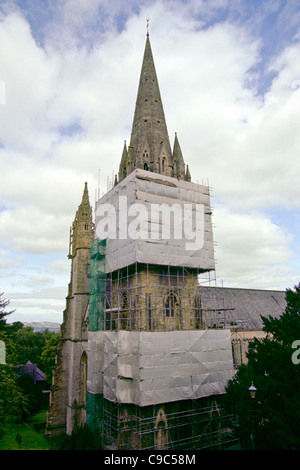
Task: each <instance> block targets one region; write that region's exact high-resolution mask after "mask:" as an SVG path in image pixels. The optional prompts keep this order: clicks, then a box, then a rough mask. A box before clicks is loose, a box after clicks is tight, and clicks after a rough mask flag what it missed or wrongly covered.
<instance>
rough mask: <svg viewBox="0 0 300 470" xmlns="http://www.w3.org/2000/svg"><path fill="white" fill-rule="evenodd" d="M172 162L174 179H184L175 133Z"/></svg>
mask: <svg viewBox="0 0 300 470" xmlns="http://www.w3.org/2000/svg"><path fill="white" fill-rule="evenodd" d="M173 162H174V177H176V178H178V179H184V177H185V168H184V167H185V165H184V160H183V156H182V152H181V148H180V145H179V141H178V137H177V132H175V139H174V147H173Z"/></svg>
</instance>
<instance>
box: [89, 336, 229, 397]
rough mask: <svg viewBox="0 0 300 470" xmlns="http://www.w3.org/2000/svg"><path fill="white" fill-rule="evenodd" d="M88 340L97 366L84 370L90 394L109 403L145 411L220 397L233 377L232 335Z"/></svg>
mask: <svg viewBox="0 0 300 470" xmlns="http://www.w3.org/2000/svg"><path fill="white" fill-rule="evenodd" d="M89 335H91V337H90V336H89V344H90V347H89V349H90V353H92V356H93V355H95V354H96V356H97V357H94V358H92V360H91V362H92V363H94V364H95V363H97V364H98V365H97V366H96V367H95V366H94V368H93V370H92V369H91V368H90V367H88V370H89V381H88V389H89V391H91V392H93V393H103V395H104V397H105V398H106V399H108V400H110V401H112V402H117V403H134V404H138V405H140V406H146V405H151V404H159V403H165V402H170V401H177V400H185V399H196V398H201V397H206V396H210V395H218V394H222V393H225V387H226V384H227V382H228V380H229V379H231V378H232V376H233V361H232V352H231V335H230V330H192V331H171V332H165V331H164V332H140V331H122V330H121V331H105V332H95V333H91V332H90V333H89ZM89 357H91V356H90V355H89ZM96 369H97V370H96Z"/></svg>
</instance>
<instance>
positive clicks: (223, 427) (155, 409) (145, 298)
mask: <svg viewBox="0 0 300 470" xmlns="http://www.w3.org/2000/svg"><path fill="white" fill-rule="evenodd" d="M105 249H106V244H105V240H103V241H101V240H98V239H96V240H94V241H93V244H92V247H91V253H90V302H89V331H90V332H95V333H97V334H98V336H95V344H96V343H97V345H96V346H95V348H96V349H95V350H94V351H96V355H97V358H98V360H99V357H100V356H99V352H100V349H99V348H100V346H99V341H98V340H99V339H100V338H103V335H104V336H105V332H107V333H109V334H110V335H112V334H113V335H114V334H115V333H118V332H120V331H124V330H125V331H128V332H134V331H136V332H139V333H141V332H145V333H146V334H147V333H148V334H150V333H149V332H157V333H158V332H172V331H178V332H181V331H182V332H184V331H186V332H187V330H190V331H191V333H193V330H211V329H215V330H216V329H224V328H228V324H230V323H232V315H233V310H234V309H233V308H231V307H230V306H226V305H224V302H222V299H221V298H220V299H218V301H217V305H215V306H213V308H210V305H209V304H208V305H204V304H203V296H202V286H203V279H205V277H206V278H207V279H208V282H209V283H211V282H212V279H213V275H214V272H204V271H203V270H201V269H194V268H185V267H174V266H170V265H168V266H160V265H152V264H147V263H138V262H136V263H133V264H132V265H130V266H126V267H125V268H122V269H117V270H116V271H114V272H108V273H107V272H106V269H105V268H106V266H105ZM199 279H202V284H201V281H199ZM204 282H205V281H204ZM125 331H124V332H125ZM145 333H143V334H145ZM220 333H221V332H220ZM224 333H225V332H224ZM199 334H201V332H200V331H199ZM109 338H110V337H109ZM116 338H117V339H114V336H112V337H111V339H109V344H112V343H113V342H114V341H119V339H118V337H116ZM110 341H112V343H110ZM105 349H106V352H107V345H106V346H105ZM227 349H228V347H227ZM228 350H229V349H228ZM227 352H228V351H227ZM142 354H144V353H142ZM183 354H186V353H185V352H183ZM197 354H198V353H197ZM115 356H116V357H118V361H119V353H118V354H117V355H116V354H115ZM173 357H175V356H174V355H173ZM143 358H145V356H143ZM101 361H102V359H101V360H100V361H99V369H98V370H96V369H93V368H94V367H95V365H94V364H93V365H92V366H91V367H90V373H91V376H92V375H93V374H94V377H97V379H93V380H99V377H100V376H102V377H103V378H104V377H106V375H105V374H108V375H107V377H108V378H109V380H111V381H112V382H113V383H114V385H113V387H117V385H116V384H117V382H118V381H119V383H121V382H122V383H121V385H122V387H123V383H124V386H125V388H126V387H127V385H126V383H127V382H126V383H125V381H128V384H129V385H128V387H130V386H131V385H130V383H131V384H132V383H133V382H135V381H136V380H139V381H141V383H143V384H146V382H147V381H144V378H143V373H146V372H147V368H145V369H144V366H143V367H140V366H141V364H139V367H138V368H139V369H142V371H138V376H137V377H135V376H134V378H132V377H131V376H129V375H126V374H127V372H126V374H125V376H124V373H123V372H122V373H121V376H120V370H121V369H116V366H115V363H114V362H107V363H106V364H105V360H103V361H104V362H101ZM118 363H119V362H118ZM224 364H225V362H224ZM128 366H130V370H132V363H131V362H130V363H128V364H127V363H124V364H123V369H122V371H124V370H125V368H127V367H128ZM97 367H98V366H97ZM107 367H111V368H112V370H113V371H115V369H116V370H117V374H116V376H115V378H114V376H113V375H111V372H109V371H108V369H107ZM147 367H148V366H147ZM176 367H177V366H176ZM180 367H181V368H183V369H184V367H185V366H184V364H181V363H180ZM143 369H144V372H143ZM126 371H127V369H126ZM213 373H214V372H213ZM140 374H142V375H140ZM191 377H192V382H193V381H195V380H196V377H197V375H193V376H191ZM226 377H227V376H226ZM226 377H225V376H224V377H223V378H222V380H221V382H220V383H225V382H224V381H225V380H226ZM121 379H124V380H121ZM104 380H106V379H104ZM166 380H167V379H166ZM180 380H183V379H180ZM114 381H116V384H115V382H114ZM130 381H131V382H130ZM166 383H167V382H166ZM195 384H196V382H195ZM96 386H97V387H98V388H97V390H96V389H95V390H96V392H95V390H94V392H93V393H100V395H101V397H102V398H101V403H102V405H101V411H99V410H100V407H99V404H98V412H97V413H99V414H100V415H101V420H99V418H98V423H99V421H101V423H100V426H101V434H102V436H103V438H104V441H105V442H106V446H107V447H108V448H111V449H205V448H209V449H213V448H222V449H224V448H228V447H229V446H231V445H234V444H235V443H236V442H237V440H236V438H235V436H234V432H233V429H234V417H233V416H229V415H225V414H224V410H223V409H222V408H221V407H220V406H219V405H218V404H217V402H216V397H213V395H211V393H210V396H206V397H205V396H204V398H199V399H197V398H196V399H191V398H188V397H187V396H185V394H183V395H182V396H180V397H179V398H178V397H176V399H174V400H173V401H172V400H171V398H170V397H168V396H167V395H164V396H159V400H158V401H157V402H152V405H148V404H146V405H145V404H142V406H141V404H138V403H134V402H132V401H131V402H130V401H129V402H126V400H123V401H122V400H119V398H118V396H117V394H116V396H115V397H113V396H112V397H110V395H107V393H105V392H103V388H102V386H101V385H99V384H98V383H97V384H96V385H95V387H96ZM109 386H110V384H109ZM144 386H145V385H144ZM169 386H170V385H169ZM103 387H104V388H105V384H104V385H103ZM192 388H193V385H192ZM183 389H184V387H183V388H182V390H183ZM101 390H102V391H101ZM114 390H115V389H114ZM170 391H171V389H170ZM143 393H144V392H143ZM217 393H220V394H221V395H217V396H218V400H219V399H221V397H222V393H224V391H221V390H219V391H218V392H217ZM108 396H109V397H110V398H107V397H108ZM126 396H128V394H127V395H126ZM145 396H146V397H147V396H148V395H147V394H146V395H143V397H145ZM198 396H199V395H198ZM196 397H197V395H196ZM209 401H210V404H208V402H209ZM143 403H149V402H143ZM92 413H93V411H92ZM97 413H96V412H95V415H96V414H97ZM160 415H161V416H160ZM96 419H97V418H96Z"/></svg>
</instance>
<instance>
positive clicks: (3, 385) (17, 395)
mask: <svg viewBox="0 0 300 470" xmlns="http://www.w3.org/2000/svg"><path fill="white" fill-rule="evenodd" d="M0 391H1V393H0V429H1V426H2V425H3V423H4V420H5V418H6V417H7V416H8V415H14V416H17V418H18V419H19V420H21V419H22V418H23V416H24V415H26V414H27V411H28V406H29V402H28V399H27V398H26V397H25V396H24V395H23V393H22V392H21V390H20V389H19V387H18V386H17V384H16V374H15V372H14V370H13V369H12V368H11V367H10V366H7V365H0Z"/></svg>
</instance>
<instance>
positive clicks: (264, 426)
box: [225, 285, 300, 450]
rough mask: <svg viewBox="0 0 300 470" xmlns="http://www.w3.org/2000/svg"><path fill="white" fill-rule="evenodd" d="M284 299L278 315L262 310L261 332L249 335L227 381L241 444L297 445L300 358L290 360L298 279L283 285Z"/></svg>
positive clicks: (298, 323) (297, 326)
mask: <svg viewBox="0 0 300 470" xmlns="http://www.w3.org/2000/svg"><path fill="white" fill-rule="evenodd" d="M286 302H287V306H286V310H285V312H284V313H283V314H282V315H281V317H280V318H278V319H277V318H273V317H272V316H270V317H269V318H265V317H263V316H262V320H263V325H264V326H263V330H264V331H265V332H266V337H265V338H264V339H263V340H258V339H254V341H253V342H252V344H251V348H249V352H248V355H247V357H248V364H247V365H243V366H241V367H240V368H239V370H238V372H237V374H236V375H235V377H234V378H233V379H232V380H231V381H229V383H228V385H227V390H226V392H227V393H226V405H225V406H226V408H227V409H228V411H230V412H233V413H235V414H236V415H237V417H238V421H239V426H238V428H237V430H236V431H237V433H238V435H239V437H240V438H241V442H242V445H243V446H244V447H249V446H250V445H251V444H252V445H254V447H255V448H260V449H289V450H292V449H297V450H299V449H300V364H297V363H296V362H295V361H293V360H292V358H293V354H294V353H295V351H294V349H293V348H294V346H293V345H294V344H295V341H299V340H300V285H299V286H296V287H295V288H294V290H291V289H287V291H286ZM296 344H297V343H296ZM299 347H300V343H299ZM252 382H253V383H254V385H255V387H256V388H257V393H256V398H255V399H251V398H250V394H249V391H248V388H249V387H250V386H251V384H252Z"/></svg>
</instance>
